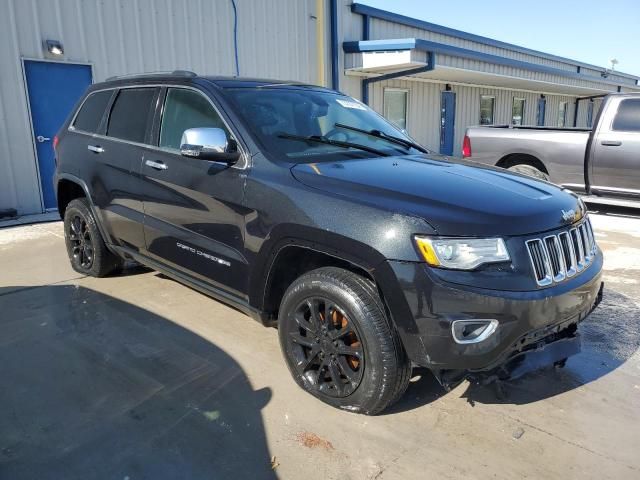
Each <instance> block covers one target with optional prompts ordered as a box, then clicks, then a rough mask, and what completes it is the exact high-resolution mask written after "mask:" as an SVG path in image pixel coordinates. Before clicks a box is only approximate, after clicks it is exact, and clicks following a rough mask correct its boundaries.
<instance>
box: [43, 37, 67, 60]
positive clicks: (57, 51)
mask: <svg viewBox="0 0 640 480" xmlns="http://www.w3.org/2000/svg"><path fill="white" fill-rule="evenodd" d="M44 43H45V46H46V47H47V52H49V53H50V54H51V55H55V56H56V57H59V56H61V55H64V48H62V44H61V43H60V42H59V41H57V40H45V42H44Z"/></svg>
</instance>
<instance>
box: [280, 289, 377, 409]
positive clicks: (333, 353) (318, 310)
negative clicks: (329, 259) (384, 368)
mask: <svg viewBox="0 0 640 480" xmlns="http://www.w3.org/2000/svg"><path fill="white" fill-rule="evenodd" d="M294 318H295V323H292V324H291V325H290V328H289V331H288V332H287V333H288V335H287V338H288V341H289V342H290V344H291V345H290V346H289V348H290V351H291V352H292V354H293V355H294V357H295V364H296V367H297V369H298V373H299V374H300V375H301V376H304V377H305V378H306V380H307V381H308V383H309V385H311V386H312V388H313V389H315V390H317V391H318V392H319V393H322V394H325V395H329V396H331V397H346V396H348V395H351V394H352V393H353V392H354V391H355V390H356V389H357V388H358V386H359V385H360V382H361V381H362V374H363V371H364V368H365V364H364V351H363V348H362V343H361V342H360V337H359V335H358V332H357V330H356V328H355V325H354V324H353V322H350V321H349V318H348V317H347V315H345V313H344V310H343V309H341V308H340V307H339V306H338V305H336V304H335V303H334V302H332V301H331V300H329V299H327V298H322V297H310V298H307V299H305V300H304V301H302V302H300V303H299V304H298V306H297V308H296V310H295V316H294Z"/></svg>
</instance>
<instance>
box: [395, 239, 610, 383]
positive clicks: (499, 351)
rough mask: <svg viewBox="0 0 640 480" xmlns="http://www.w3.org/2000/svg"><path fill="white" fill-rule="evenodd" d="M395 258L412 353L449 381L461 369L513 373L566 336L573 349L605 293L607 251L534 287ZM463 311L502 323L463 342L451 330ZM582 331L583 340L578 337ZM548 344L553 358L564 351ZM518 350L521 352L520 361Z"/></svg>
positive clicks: (405, 336) (400, 320)
mask: <svg viewBox="0 0 640 480" xmlns="http://www.w3.org/2000/svg"><path fill="white" fill-rule="evenodd" d="M389 264H390V267H391V270H392V271H393V273H394V274H395V277H396V280H397V285H399V289H400V290H401V294H402V301H395V302H394V305H393V306H392V307H391V311H392V314H393V317H394V320H395V322H396V325H397V327H398V330H399V333H400V336H401V338H402V340H403V343H404V346H405V349H406V350H407V354H408V355H409V358H410V359H411V360H412V361H413V362H414V363H415V364H417V365H420V366H424V367H428V368H430V369H431V370H432V371H433V372H434V373H435V374H436V376H437V377H438V378H439V379H440V380H441V381H442V383H445V384H446V383H454V381H453V380H454V379H455V378H458V377H460V376H462V377H463V378H464V377H469V376H472V375H480V374H482V375H485V374H489V375H492V374H494V373H495V374H497V375H498V376H500V375H502V376H504V372H505V371H509V370H510V369H511V373H512V375H510V376H513V374H514V373H515V374H518V373H519V371H520V370H521V369H520V370H517V371H514V368H515V365H516V364H517V365H521V364H522V363H524V364H527V365H534V366H535V365H539V364H540V362H541V361H543V360H544V355H542V354H539V355H533V353H532V352H533V351H538V352H539V351H542V350H544V349H545V348H547V347H548V345H551V344H552V343H554V342H557V341H560V340H563V341H564V343H561V344H559V345H565V346H568V344H569V343H572V346H570V347H568V349H567V350H566V353H568V354H567V355H566V356H569V355H570V354H573V353H576V349H575V347H576V345H578V343H579V338H578V337H576V336H575V333H576V331H577V325H578V323H580V322H581V321H582V320H584V319H585V318H586V316H587V315H588V314H589V313H591V311H592V310H593V309H594V308H595V306H596V305H597V304H598V303H599V302H600V299H601V297H602V252H601V251H598V253H597V255H596V258H595V259H594V260H593V264H592V265H591V266H590V267H589V269H587V270H585V271H584V272H582V274H580V275H577V276H576V277H574V278H572V279H570V280H568V281H566V282H563V283H561V284H557V285H555V286H553V287H548V288H540V289H537V290H534V291H526V292H522V291H497V290H490V289H480V288H476V287H467V286H462V285H458V284H451V283H445V282H443V281H442V280H441V279H439V278H437V277H436V276H435V275H433V274H431V273H430V270H429V267H427V266H426V265H425V264H423V263H412V262H394V261H390V262H389ZM403 311H404V315H402V313H401V312H403ZM459 319H496V320H497V321H498V327H497V329H496V331H495V333H493V335H491V336H490V337H489V338H487V339H486V340H484V341H482V342H479V343H474V344H459V343H456V342H455V341H454V339H453V335H452V333H451V324H452V322H453V321H454V320H459ZM574 337H575V341H573V340H571V339H573V338H574ZM548 348H549V349H548V350H547V352H552V351H553V352H554V354H553V355H551V356H550V357H549V359H550V360H553V358H555V356H556V355H555V353H557V352H561V351H562V348H560V347H556V346H554V347H548ZM578 348H579V345H578ZM560 354H562V352H561V353H560ZM566 356H565V357H564V358H566ZM515 357H518V358H519V359H520V360H517V361H514V359H515ZM525 357H526V358H525ZM534 357H537V358H536V360H535V361H534V360H533V358H534ZM523 359H525V360H526V361H524V360H523ZM559 360H561V359H558V361H559ZM551 363H553V361H552V362H551ZM502 367H504V369H503V371H502V373H500V374H498V371H499V370H500V368H502ZM449 380H451V381H449Z"/></svg>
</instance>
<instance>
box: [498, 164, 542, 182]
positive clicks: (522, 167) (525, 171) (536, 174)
mask: <svg viewBox="0 0 640 480" xmlns="http://www.w3.org/2000/svg"><path fill="white" fill-rule="evenodd" d="M507 170H510V171H512V172H516V173H520V174H522V175H528V176H530V177H533V178H537V179H538V180H544V181H545V182H548V181H549V175H547V174H546V173H544V172H543V171H541V170H538V169H537V168H536V167H534V166H532V165H529V164H527V163H519V164H517V165H513V166H511V167H509V168H507Z"/></svg>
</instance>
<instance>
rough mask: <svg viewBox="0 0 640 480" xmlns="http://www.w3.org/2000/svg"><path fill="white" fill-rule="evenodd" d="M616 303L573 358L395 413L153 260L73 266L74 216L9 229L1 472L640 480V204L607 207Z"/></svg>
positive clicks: (406, 405)
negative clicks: (316, 375) (69, 242)
mask: <svg viewBox="0 0 640 480" xmlns="http://www.w3.org/2000/svg"><path fill="white" fill-rule="evenodd" d="M592 221H593V224H594V228H595V230H596V235H597V239H598V242H599V244H600V246H601V247H602V248H603V250H604V251H605V295H604V300H603V303H602V305H601V306H600V307H599V308H598V310H596V312H595V313H594V314H592V315H591V317H589V319H587V320H586V322H585V323H584V324H583V325H582V327H581V331H582V333H583V351H582V353H580V354H579V355H577V356H576V357H573V358H571V359H569V361H568V362H567V366H566V368H564V369H561V370H554V369H550V370H545V371H542V372H538V373H535V374H531V375H528V376H526V377H524V378H522V379H520V380H518V381H517V382H514V383H511V384H508V385H506V389H505V392H504V395H500V396H497V395H496V392H495V390H494V389H493V388H489V387H478V386H472V385H469V384H468V383H464V384H462V385H460V386H459V387H458V388H456V389H455V390H453V391H452V392H449V393H446V392H444V391H443V390H442V389H441V388H440V387H439V386H438V385H437V384H435V383H434V381H433V378H432V377H431V376H430V374H429V373H428V372H426V371H416V372H415V376H414V379H413V382H412V383H411V385H410V387H409V390H408V392H407V394H406V395H405V397H404V398H403V399H402V400H401V402H400V403H399V404H397V405H396V406H395V407H393V408H392V409H391V410H390V411H388V412H386V414H384V415H381V416H378V417H365V416H360V415H355V414H351V413H347V412H342V411H338V410H335V409H332V408H330V407H328V406H325V405H324V404H322V403H320V402H319V401H317V400H315V399H314V398H312V397H311V396H309V395H307V394H305V393H304V392H302V391H301V390H300V389H299V388H298V387H297V386H296V385H295V383H294V382H293V380H291V379H290V377H289V373H288V371H287V368H286V366H285V365H284V362H283V361H282V358H281V355H280V351H279V347H278V339H277V332H276V331H275V330H274V329H267V328H263V327H262V326H260V325H259V324H257V323H256V322H254V321H252V320H251V319H249V318H248V317H246V316H244V315H243V314H241V313H239V312H237V311H236V310H234V309H232V308H229V307H227V306H225V305H223V304H221V303H219V302H216V301H215V300H212V299H210V298H208V297H205V296H204V295H201V294H199V293H197V292H195V291H193V290H191V289H189V288H187V287H184V286H182V285H180V284H178V283H176V282H174V281H172V280H169V279H167V278H166V277H164V276H162V275H160V274H158V273H156V272H153V271H149V270H146V269H143V268H133V269H130V270H128V271H126V273H125V274H123V275H120V276H117V277H110V278H106V279H93V278H86V277H82V276H81V275H78V274H77V273H75V272H74V271H73V270H71V269H70V267H69V266H68V261H67V258H66V253H65V249H64V241H63V238H62V225H61V223H60V222H56V223H47V224H39V225H31V226H24V227H12V228H6V229H0V381H1V382H2V386H1V388H0V479H2V480H4V479H12V480H13V479H32V478H34V479H35V478H37V479H47V478H52V479H73V478H82V479H90V478H100V479H101V478H108V479H120V480H122V479H129V480H137V479H173V478H197V479H200V478H207V479H214V478H215V479H218V478H234V479H235V478H283V479H288V478H293V479H299V478H305V479H309V480H311V479H320V478H323V479H324V478H336V479H337V478H340V479H374V478H375V479H407V478H505V479H506V478H521V477H529V478H562V479H573V478H576V479H577V478H580V479H585V478H587V479H588V478H594V479H595V478H597V479H604V478H611V479H614V478H615V479H626V478H629V479H637V478H640V456H639V455H638V451H639V450H638V448H639V447H638V445H640V353H639V348H640V216H638V215H636V214H635V213H634V212H627V211H610V212H609V214H607V215H593V216H592Z"/></svg>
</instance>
